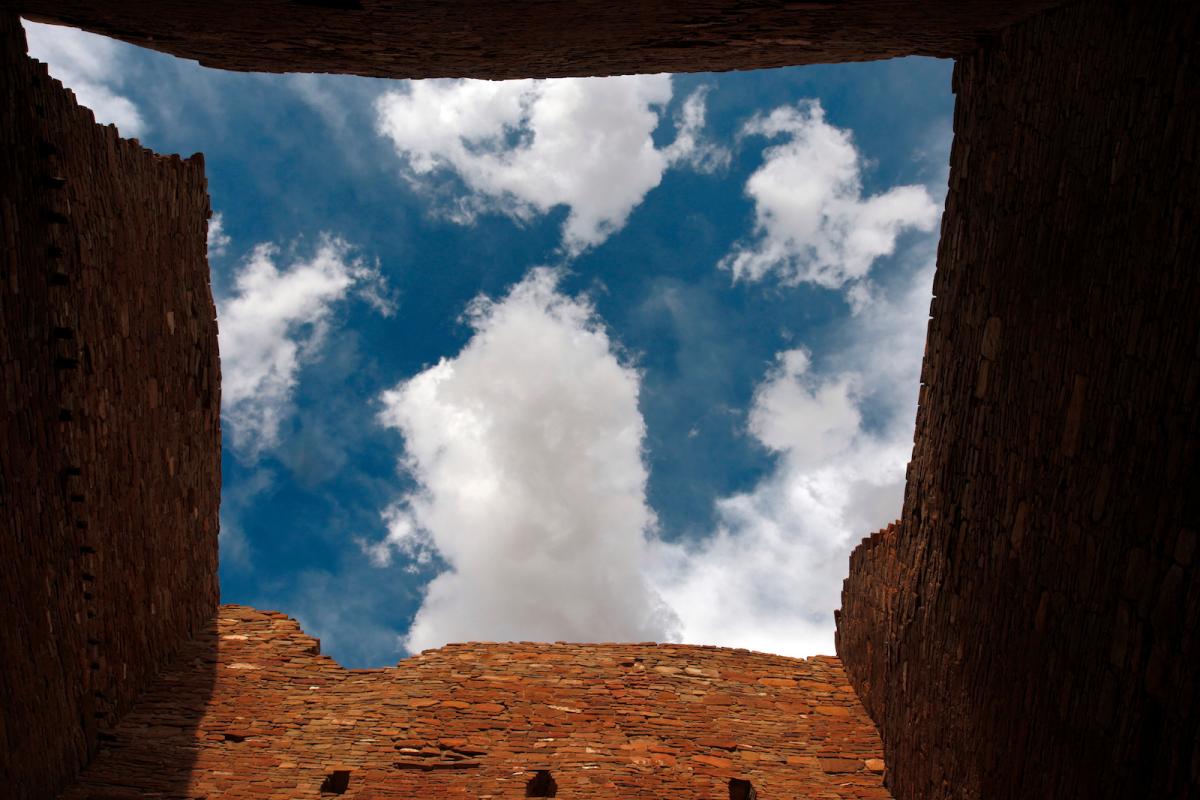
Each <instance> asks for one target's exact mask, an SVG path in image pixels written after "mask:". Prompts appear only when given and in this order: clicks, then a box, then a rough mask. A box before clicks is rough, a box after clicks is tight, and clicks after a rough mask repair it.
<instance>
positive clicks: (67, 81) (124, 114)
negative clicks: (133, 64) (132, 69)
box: [22, 20, 146, 137]
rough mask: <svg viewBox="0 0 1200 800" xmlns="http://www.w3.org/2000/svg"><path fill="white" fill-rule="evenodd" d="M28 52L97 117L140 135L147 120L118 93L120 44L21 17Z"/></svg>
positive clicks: (120, 128) (120, 77) (120, 59)
mask: <svg viewBox="0 0 1200 800" xmlns="http://www.w3.org/2000/svg"><path fill="white" fill-rule="evenodd" d="M22 24H23V25H24V26H25V38H26V40H27V41H28V42H29V55H31V56H33V57H34V58H36V59H38V60H39V61H43V62H45V64H46V65H47V67H49V69H50V74H51V75H53V76H54V77H55V78H57V79H58V80H60V81H62V83H63V85H64V86H66V87H67V88H68V89H70V90H71V91H73V92H74V93H75V97H76V99H78V101H79V104H80V105H83V106H87V107H88V108H90V109H91V110H92V113H93V114H94V115H95V117H96V121H97V122H99V123H101V124H108V123H112V124H113V125H116V126H117V129H118V130H119V131H120V132H121V135H123V136H130V137H133V136H141V135H142V134H143V133H144V132H145V130H146V122H145V120H144V119H143V117H142V114H141V111H140V110H139V109H138V107H137V105H136V104H134V102H133V101H132V100H130V99H129V98H128V97H126V96H125V95H123V94H121V93H120V90H121V86H122V84H123V74H124V68H123V66H122V48H123V47H125V46H126V45H122V44H121V43H119V42H116V41H113V40H112V39H109V38H107V37H104V36H98V35H96V34H94V33H85V32H84V31H81V30H76V29H75V28H67V27H63V26H61V25H45V24H42V23H38V22H30V21H28V20H22Z"/></svg>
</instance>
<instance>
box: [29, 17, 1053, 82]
mask: <svg viewBox="0 0 1200 800" xmlns="http://www.w3.org/2000/svg"><path fill="white" fill-rule="evenodd" d="M6 2H7V4H8V5H9V6H10V7H12V8H14V9H17V10H19V11H20V12H21V13H23V14H25V15H27V16H31V17H33V18H38V19H45V20H47V21H52V20H57V21H61V22H63V23H66V24H69V25H76V26H78V27H82V28H87V29H89V30H93V31H96V32H97V33H105V34H108V35H110V36H114V37H117V38H120V39H125V40H127V41H130V42H133V43H134V44H140V45H143V46H145V47H150V48H154V49H156V50H162V51H163V52H166V53H172V54H174V55H177V56H183V57H184V58H192V59H196V60H198V61H199V62H200V63H202V64H205V65H208V66H212V67H221V68H223V69H236V70H252V71H261V72H346V73H353V74H357V75H373V76H379V77H390V78H425V77H477V78H493V79H499V78H539V77H557V76H565V75H613V74H623V73H635V72H643V73H644V72H701V71H716V70H729V69H759V68H764V67H782V66H788V65H791V64H815V63H825V62H834V61H866V60H869V59H879V58H894V57H896V56H905V55H927V56H941V57H954V56H957V55H960V54H962V53H966V52H970V51H971V50H974V49H975V48H976V47H978V45H979V43H980V41H981V40H983V39H984V38H986V37H988V36H990V35H992V34H994V33H995V32H996V31H998V30H1000V29H1002V28H1004V27H1005V26H1007V25H1011V24H1012V23H1014V22H1016V21H1018V20H1021V19H1024V18H1026V17H1028V16H1030V15H1031V14H1035V13H1037V12H1038V11H1041V10H1044V9H1046V8H1050V7H1052V6H1056V5H1060V4H1062V2H1063V0H926V1H925V2H916V1H915V0H838V2H821V3H809V2H790V1H787V0H785V1H783V2H757V1H756V0H688V2H679V1H678V0H640V1H639V2H612V0H571V2H561V0H526V1H525V2H509V1H508V0H424V2H419V3H396V2H390V0H255V2H252V3H247V2H243V0H209V2H204V3H196V2H190V0H157V2H154V3H150V4H147V3H145V2H139V1H138V0H6Z"/></svg>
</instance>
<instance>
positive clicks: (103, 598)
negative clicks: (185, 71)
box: [0, 13, 220, 798]
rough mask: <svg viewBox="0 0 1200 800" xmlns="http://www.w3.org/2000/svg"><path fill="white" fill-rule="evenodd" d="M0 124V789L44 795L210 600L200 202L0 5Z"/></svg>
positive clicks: (77, 764)
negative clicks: (55, 74)
mask: <svg viewBox="0 0 1200 800" xmlns="http://www.w3.org/2000/svg"><path fill="white" fill-rule="evenodd" d="M0 117H2V118H3V120H4V123H3V125H0V526H2V528H0V565H3V573H4V577H3V580H0V607H2V608H3V609H4V624H3V625H0V785H3V787H4V791H5V796H7V797H15V798H45V797H50V796H53V794H54V793H55V792H56V791H57V790H58V789H59V788H61V787H62V786H63V785H65V783H66V782H68V781H69V780H71V779H73V777H74V776H75V775H76V774H77V772H78V770H79V769H80V768H81V767H82V766H83V764H84V763H86V761H87V759H88V758H89V756H90V755H91V754H92V753H94V752H95V750H96V749H97V747H98V745H99V742H100V741H101V740H102V739H103V738H104V737H105V736H106V735H107V734H108V732H109V731H110V730H111V728H112V727H113V726H114V725H115V724H116V722H117V721H118V720H119V719H120V718H121V717H122V715H123V714H125V713H126V712H127V711H128V710H129V708H130V707H131V706H132V704H133V702H134V700H135V698H136V697H137V696H138V694H139V692H140V691H141V690H142V688H143V687H144V686H145V685H146V684H147V682H148V680H149V679H151V678H153V677H154V675H155V673H156V672H157V670H158V669H159V668H160V667H161V666H162V665H163V664H164V663H166V661H167V660H168V659H169V658H170V657H171V656H172V655H173V654H174V653H175V652H176V651H177V649H178V647H179V645H180V644H181V642H182V641H183V640H186V639H188V638H189V637H190V636H191V635H192V634H193V633H194V632H195V631H197V630H198V629H199V628H200V627H201V626H202V625H203V623H204V622H205V621H206V620H208V619H210V618H211V616H212V614H213V611H214V609H215V607H216V604H217V577H216V558H217V505H218V495H219V485H220V434H219V427H218V403H219V388H218V364H217V342H216V327H215V324H214V317H215V314H214V309H213V303H212V298H211V294H210V291H209V286H208V268H207V264H206V259H205V235H206V218H207V216H208V197H207V192H206V185H205V179H204V171H203V162H202V160H201V159H200V158H199V157H196V158H192V159H189V160H187V161H181V160H180V159H179V158H177V157H170V158H163V157H160V156H157V155H155V154H153V153H151V152H150V151H148V150H146V149H144V148H142V147H141V146H139V145H138V143H137V142H131V141H126V140H123V139H121V138H119V137H118V136H117V133H116V130H115V129H114V128H112V127H100V126H98V125H96V124H95V123H94V121H93V119H92V115H91V112H89V111H87V110H86V109H83V108H80V107H79V106H78V105H76V103H75V101H74V98H73V96H72V95H71V93H70V92H67V91H65V90H64V89H63V88H62V86H61V85H60V84H59V83H58V82H57V81H54V80H52V79H50V78H49V77H48V76H47V74H46V69H45V67H44V65H42V64H39V63H37V62H35V61H32V60H30V59H29V58H27V57H26V56H25V47H24V35H23V33H22V31H21V28H20V24H19V22H18V21H17V19H16V17H15V16H12V15H11V14H8V13H0Z"/></svg>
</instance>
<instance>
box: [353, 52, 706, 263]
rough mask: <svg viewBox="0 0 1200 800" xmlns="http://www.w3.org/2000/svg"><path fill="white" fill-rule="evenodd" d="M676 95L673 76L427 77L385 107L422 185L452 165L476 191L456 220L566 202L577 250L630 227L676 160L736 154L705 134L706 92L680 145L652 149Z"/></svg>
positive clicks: (520, 216)
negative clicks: (636, 210) (636, 211)
mask: <svg viewBox="0 0 1200 800" xmlns="http://www.w3.org/2000/svg"><path fill="white" fill-rule="evenodd" d="M671 95H672V86H671V78H670V76H668V75H636V76H620V77H612V78H563V79H553V80H518V81H477V80H453V81H443V80H430V81H414V82H412V83H411V84H409V85H408V87H407V88H406V89H404V90H400V91H393V92H388V93H386V94H384V95H383V96H382V97H380V98H379V100H378V102H377V104H376V111H377V114H378V128H379V132H380V133H381V134H383V135H384V136H386V137H388V138H389V139H390V140H391V141H392V143H393V145H394V146H395V148H396V152H397V153H398V154H399V155H400V156H401V157H402V158H403V159H404V162H405V171H406V174H407V176H408V177H409V178H410V180H412V181H413V182H414V183H415V184H416V185H423V186H426V187H431V186H432V185H433V183H432V180H431V179H432V178H433V177H434V175H435V174H436V173H438V172H440V171H443V170H450V171H452V172H453V173H455V174H456V175H457V176H458V177H459V178H460V179H461V180H462V182H463V183H464V184H465V186H466V188H467V189H468V190H469V191H470V194H469V195H467V196H466V197H458V198H456V200H457V205H456V207H455V214H454V216H455V217H456V218H457V219H458V220H459V221H461V222H469V221H470V220H472V219H474V217H475V215H476V214H478V213H480V212H493V213H503V214H507V215H508V216H511V217H513V218H514V219H517V220H522V221H524V220H530V219H532V218H533V217H535V216H537V215H541V214H545V213H547V212H548V211H550V210H551V209H552V208H554V207H556V206H560V205H565V206H567V207H568V208H569V209H570V211H569V214H568V216H567V220H566V222H565V223H564V225H563V247H564V249H565V251H566V252H567V254H569V255H574V254H578V253H579V252H581V251H583V250H584V249H586V248H588V247H592V246H594V245H597V244H599V243H600V242H602V241H604V240H605V239H606V238H608V236H610V235H611V234H612V233H614V232H615V231H617V230H619V229H620V228H621V227H622V226H624V224H625V222H626V220H627V219H628V217H629V214H630V213H631V212H632V210H633V209H634V208H635V207H636V206H637V205H638V204H639V203H641V201H642V198H644V197H645V196H646V193H647V192H649V191H650V190H651V189H653V188H654V187H656V186H658V184H659V182H660V181H661V180H662V176H663V173H664V172H665V171H666V169H667V168H668V167H669V166H671V164H673V163H680V164H689V165H692V166H693V167H699V168H704V169H710V168H712V166H714V165H716V164H719V163H721V161H722V159H725V158H727V155H723V152H724V151H722V150H720V149H719V148H717V147H715V146H714V145H711V144H709V143H706V142H705V141H704V140H703V139H702V137H701V135H700V132H701V129H702V128H703V124H704V93H703V91H702V90H701V91H699V92H697V93H696V94H694V95H692V96H691V97H690V98H688V100H687V101H686V102H685V103H684V106H683V110H682V112H681V115H680V118H679V120H678V126H679V129H678V132H677V138H676V139H675V141H674V143H673V144H670V145H668V146H667V147H665V148H657V147H655V144H654V141H653V138H652V134H653V133H654V130H655V129H656V128H657V127H658V125H659V122H660V116H661V114H662V112H663V109H664V108H665V107H666V105H667V103H668V102H669V101H670V100H671Z"/></svg>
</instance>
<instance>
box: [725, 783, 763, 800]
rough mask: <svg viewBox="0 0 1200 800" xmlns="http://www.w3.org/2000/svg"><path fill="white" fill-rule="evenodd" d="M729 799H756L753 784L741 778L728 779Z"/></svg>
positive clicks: (756, 795) (756, 794) (756, 793)
mask: <svg viewBox="0 0 1200 800" xmlns="http://www.w3.org/2000/svg"><path fill="white" fill-rule="evenodd" d="M729 800H758V792H756V791H754V784H752V783H750V781H747V780H743V779H742V778H730V779H729Z"/></svg>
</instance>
